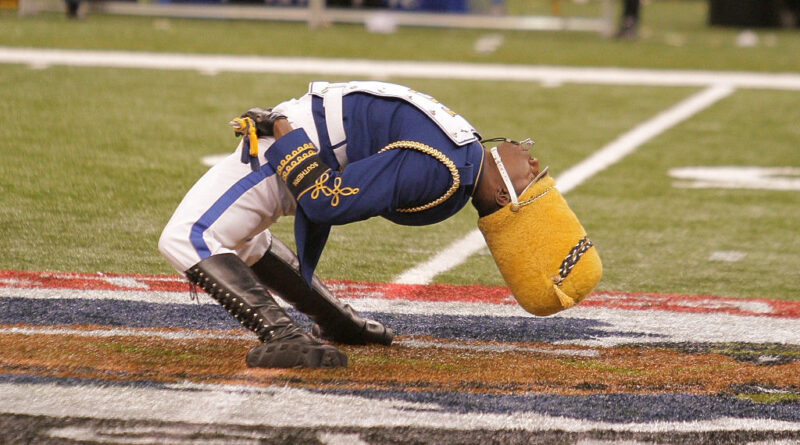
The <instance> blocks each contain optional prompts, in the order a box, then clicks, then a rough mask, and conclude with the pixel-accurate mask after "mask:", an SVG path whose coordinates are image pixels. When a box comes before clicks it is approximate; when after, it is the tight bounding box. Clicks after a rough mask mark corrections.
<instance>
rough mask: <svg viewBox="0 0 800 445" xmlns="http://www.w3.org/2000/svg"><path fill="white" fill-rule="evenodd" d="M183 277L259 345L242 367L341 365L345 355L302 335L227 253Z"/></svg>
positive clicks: (250, 273)
mask: <svg viewBox="0 0 800 445" xmlns="http://www.w3.org/2000/svg"><path fill="white" fill-rule="evenodd" d="M186 277H187V278H188V279H189V281H190V282H192V283H193V284H195V285H197V286H200V287H202V288H203V290H205V291H206V292H207V293H208V294H209V295H210V296H211V297H212V298H214V299H215V300H217V301H218V302H219V304H221V305H222V307H224V308H225V310H226V311H228V312H229V313H230V314H231V315H232V316H233V317H235V318H236V319H237V320H239V322H241V324H242V326H244V327H246V328H247V329H250V330H251V331H253V332H254V333H255V334H256V335H257V336H258V338H259V340H261V341H262V342H263V343H261V344H260V345H258V346H255V347H253V348H252V349H250V351H249V352H248V353H247V359H246V361H247V365H248V366H254V367H264V368H297V367H305V368H332V367H338V366H347V356H346V355H344V354H343V353H341V352H340V351H339V350H338V349H336V348H335V347H333V346H330V345H326V344H323V343H321V342H320V341H318V340H317V339H315V338H313V337H312V336H310V335H309V334H307V333H305V332H303V330H302V329H300V328H299V327H297V326H296V325H295V324H294V323H293V322H292V319H291V318H289V316H288V315H286V312H284V310H283V309H281V307H280V306H278V303H276V302H275V300H274V299H273V298H272V296H271V295H270V293H269V291H268V290H267V288H266V287H264V285H263V284H262V283H261V282H260V281H259V279H258V277H257V276H256V275H255V274H254V273H253V271H252V270H251V269H250V268H249V267H247V265H246V264H245V263H244V262H243V261H242V260H241V259H240V258H239V257H238V256H236V255H234V254H232V253H223V254H219V255H212V256H210V257H208V258H206V259H204V260H202V261H200V262H199V263H197V264H196V265H194V266H193V267H191V268H190V269H189V270H187V271H186Z"/></svg>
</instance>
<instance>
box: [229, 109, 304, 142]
mask: <svg viewBox="0 0 800 445" xmlns="http://www.w3.org/2000/svg"><path fill="white" fill-rule="evenodd" d="M241 117H249V118H250V119H252V120H253V122H255V124H256V135H257V136H258V137H260V138H261V137H265V136H274V135H275V129H274V127H275V122H276V121H280V120H282V121H283V122H286V116H284V115H282V114H280V113H274V112H273V111H272V108H266V109H265V108H259V107H254V108H251V109H249V110H247V111H245V112H244V113H243V114H242V115H241ZM287 124H288V122H287ZM289 131H291V128H290V129H289ZM285 133H288V132H284V134H285ZM236 135H237V136H241V134H240V133H238V132H237V133H236ZM281 135H283V134H281Z"/></svg>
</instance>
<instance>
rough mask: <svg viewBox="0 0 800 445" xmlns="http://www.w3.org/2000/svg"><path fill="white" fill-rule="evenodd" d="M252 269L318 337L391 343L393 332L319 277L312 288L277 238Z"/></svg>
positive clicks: (347, 342) (358, 342)
mask: <svg viewBox="0 0 800 445" xmlns="http://www.w3.org/2000/svg"><path fill="white" fill-rule="evenodd" d="M252 267H253V270H254V271H255V273H256V275H258V277H259V278H260V279H261V282H263V283H264V284H266V285H267V287H269V288H270V289H271V290H272V291H273V292H275V293H276V294H278V296H279V297H281V298H282V299H284V300H286V301H287V302H288V303H290V304H292V305H293V306H294V307H295V308H296V309H297V310H299V311H301V312H303V313H305V314H306V315H308V316H309V317H310V318H311V320H313V321H314V322H315V323H316V326H315V330H314V334H315V335H319V336H320V337H322V338H326V339H330V340H332V341H335V342H338V343H346V344H368V343H380V344H384V345H390V344H391V343H392V337H393V333H392V330H391V329H388V328H385V327H384V326H383V325H382V324H380V323H378V322H376V321H373V320H369V319H365V318H362V317H361V316H360V315H358V313H356V311H354V310H353V308H352V307H350V305H347V304H344V303H342V302H341V301H339V299H338V298H336V296H334V295H333V293H332V292H331V291H330V290H329V289H328V288H327V287H326V286H325V285H324V284H323V283H322V281H320V280H319V279H318V278H317V277H316V276H314V278H313V280H312V286H311V287H309V286H308V284H307V283H306V282H305V280H303V278H302V277H301V276H300V267H299V260H298V259H297V256H296V255H295V254H294V252H292V250H291V249H290V248H289V247H288V246H287V245H286V244H284V243H283V242H281V240H279V239H277V238H275V237H274V236H273V237H272V243H271V244H270V247H269V250H268V251H267V252H266V253H265V254H264V256H263V257H262V258H261V259H260V260H258V261H257V262H256V263H255V264H253V266H252Z"/></svg>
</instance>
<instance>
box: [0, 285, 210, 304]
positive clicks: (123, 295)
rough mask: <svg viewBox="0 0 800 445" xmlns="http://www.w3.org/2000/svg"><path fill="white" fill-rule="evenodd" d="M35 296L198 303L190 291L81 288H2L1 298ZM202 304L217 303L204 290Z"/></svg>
mask: <svg viewBox="0 0 800 445" xmlns="http://www.w3.org/2000/svg"><path fill="white" fill-rule="evenodd" d="M14 297H17V298H34V299H40V300H55V299H68V300H120V301H140V302H142V303H161V304H197V303H195V302H193V301H192V297H191V294H190V293H189V292H188V290H187V291H186V292H167V291H136V290H130V291H120V290H82V289H81V290H79V289H36V288H32V289H27V288H0V300H1V299H3V298H14ZM197 297H198V300H199V303H200V304H217V302H216V301H214V300H213V299H212V298H211V297H209V296H208V294H206V293H205V292H203V291H202V290H200V291H198V292H197Z"/></svg>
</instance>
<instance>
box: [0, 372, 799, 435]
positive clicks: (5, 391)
mask: <svg viewBox="0 0 800 445" xmlns="http://www.w3.org/2000/svg"><path fill="white" fill-rule="evenodd" d="M0 394H2V395H3V402H4V403H3V404H2V405H0V413H9V414H17V415H28V416H46V417H59V418H61V417H68V418H71V419H80V418H85V419H98V420H99V419H126V420H132V421H139V422H144V421H154V422H157V425H156V426H157V427H159V428H169V427H170V426H169V425H168V424H169V423H174V422H179V423H181V424H182V425H181V426H180V427H181V428H190V427H191V426H192V425H195V426H196V425H198V424H209V425H214V427H213V428H220V429H222V431H226V430H225V429H224V428H223V427H224V426H229V427H230V426H235V427H242V426H259V427H262V428H263V427H273V428H274V427H290V428H309V427H335V428H348V427H349V428H376V427H384V428H400V427H421V428H437V429H453V430H461V431H464V430H467V431H469V430H507V429H509V428H511V427H513V428H514V429H519V430H523V431H560V432H563V431H567V432H588V431H625V432H643V433H644V432H646V433H661V432H664V431H673V432H682V433H698V432H713V431H717V432H720V431H745V430H746V431H768V432H772V433H774V432H795V431H800V423H799V422H796V421H792V420H778V419H772V418H756V417H750V416H747V417H733V416H735V415H736V414H735V413H734V414H732V415H729V416H726V415H724V414H723V415H717V414H714V415H710V416H708V417H707V418H703V419H698V420H688V421H686V420H658V421H651V420H645V421H628V420H620V421H614V420H590V419H583V418H581V417H572V416H569V417H567V416H560V415H558V414H547V412H546V411H545V412H541V411H542V410H534V409H533V408H531V407H530V404H532V403H533V400H530V399H528V400H530V401H526V400H525V399H523V400H522V401H521V402H520V405H519V408H517V409H512V410H510V411H507V412H503V411H499V412H498V411H494V412H493V411H490V410H487V409H486V408H482V407H481V406H478V407H476V408H472V409H469V410H466V411H465V412H458V411H456V410H454V409H453V408H450V407H448V406H447V405H446V404H444V403H436V402H427V401H414V400H403V399H399V398H396V397H381V398H370V399H367V398H365V397H361V396H359V395H350V394H336V393H332V394H325V393H321V392H320V391H316V390H314V389H306V388H293V387H291V386H282V385H272V386H266V387H248V386H240V385H229V384H199V383H181V384H163V385H157V386H156V385H153V386H137V385H130V386H122V385H109V384H103V382H98V383H95V384H87V385H70V384H59V382H52V383H47V382H42V383H38V382H33V383H5V382H3V383H0ZM690 397H691V396H690ZM700 397H702V396H700ZM707 397H709V396H706V398H707ZM468 400H469V399H468ZM689 400H692V399H689ZM526 402H527V404H526ZM674 403H675V402H673V404H674ZM98 407H102V409H98ZM197 407H203V409H201V410H198V408H197ZM287 407H293V408H294V409H287ZM298 413H301V414H300V415H298ZM183 424H186V425H187V426H184V425H183ZM89 427H91V428H103V426H102V424H101V423H100V422H92V423H91V424H90V425H89ZM203 428H204V431H203V433H207V432H208V429H207V428H208V427H206V426H204V427H203ZM212 431H213V430H212ZM227 431H230V429H228V430H227ZM168 432H169V431H168ZM172 432H175V431H174V430H172ZM189 433H190V434H191V433H192V431H189ZM159 437H163V435H159ZM192 437H197V434H195V435H193V436H192ZM200 437H202V435H200Z"/></svg>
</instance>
